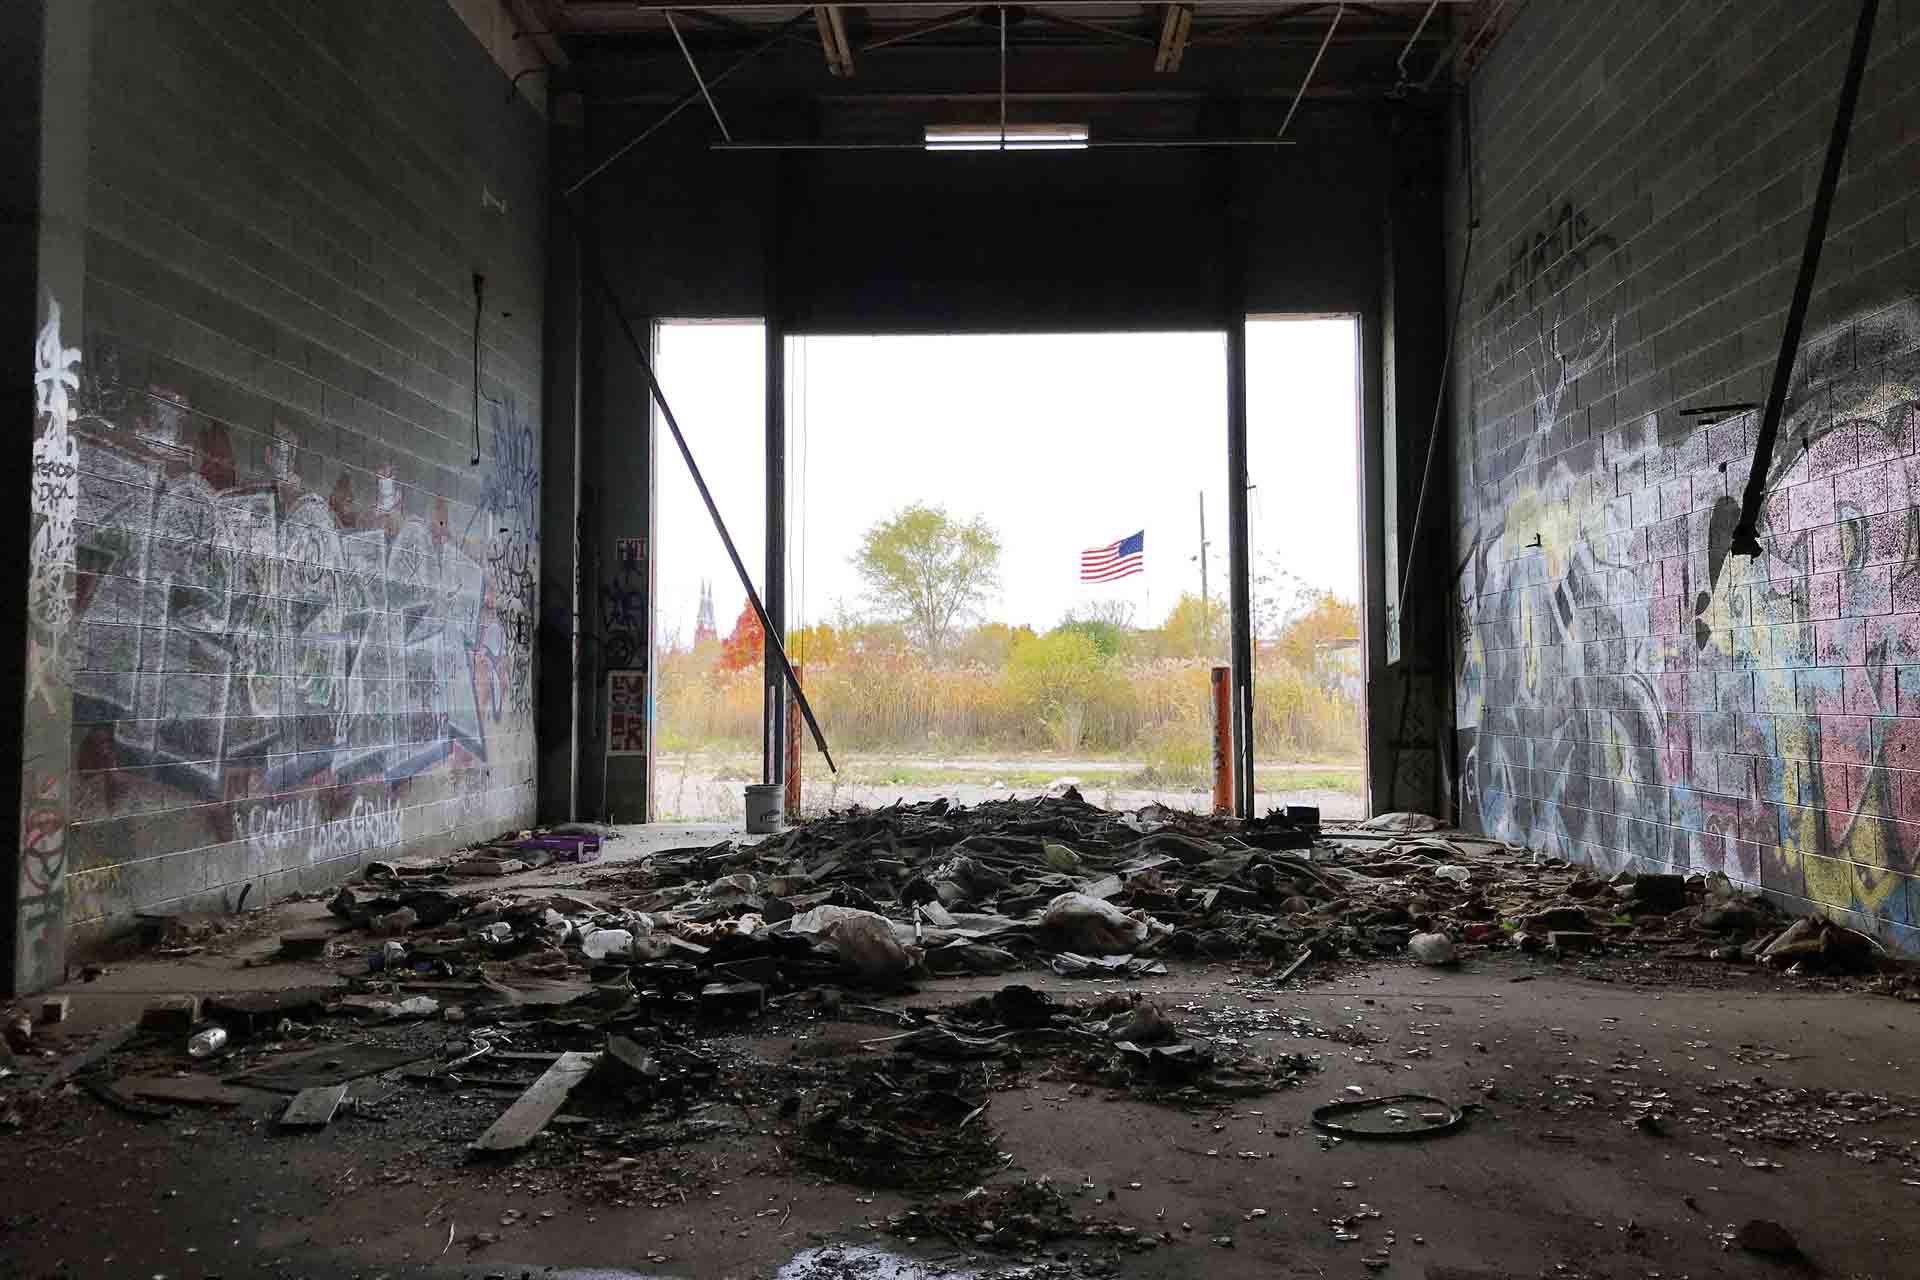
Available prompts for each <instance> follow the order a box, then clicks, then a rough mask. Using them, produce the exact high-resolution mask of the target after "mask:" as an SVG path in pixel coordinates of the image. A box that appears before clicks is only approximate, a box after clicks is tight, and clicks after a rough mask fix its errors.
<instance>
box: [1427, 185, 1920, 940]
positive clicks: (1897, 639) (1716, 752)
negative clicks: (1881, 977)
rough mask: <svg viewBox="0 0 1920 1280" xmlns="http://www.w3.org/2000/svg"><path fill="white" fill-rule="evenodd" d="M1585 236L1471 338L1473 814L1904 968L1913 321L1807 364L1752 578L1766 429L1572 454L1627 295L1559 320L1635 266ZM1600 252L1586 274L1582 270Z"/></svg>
mask: <svg viewBox="0 0 1920 1280" xmlns="http://www.w3.org/2000/svg"><path fill="white" fill-rule="evenodd" d="M1568 221H1569V220H1567V219H1562V224H1563V225H1566V224H1567V223H1568ZM1579 225H1580V224H1579V221H1578V219H1577V217H1575V218H1573V219H1571V226H1572V227H1573V228H1574V230H1573V231H1572V232H1570V233H1569V235H1568V236H1566V237H1565V238H1563V240H1562V241H1561V242H1560V243H1561V246H1562V249H1563V256H1562V258H1561V259H1558V260H1552V261H1548V262H1546V263H1545V264H1544V266H1543V268H1542V270H1541V271H1540V272H1539V273H1537V274H1538V276H1539V278H1542V279H1545V280H1547V281H1548V282H1549V284H1548V287H1547V288H1545V289H1543V290H1542V291H1540V292H1539V293H1538V294H1536V295H1531V296H1524V297H1523V309H1520V310H1516V309H1515V307H1514V306H1513V298H1514V297H1515V288H1514V286H1513V285H1512V283H1511V279H1510V277H1503V278H1502V281H1501V282H1500V283H1499V284H1498V285H1496V287H1495V289H1494V290H1493V291H1492V294H1491V297H1490V301H1489V305H1488V306H1487V308H1486V311H1485V314H1484V316H1483V328H1482V331H1481V332H1480V333H1479V334H1477V335H1476V344H1477V349H1476V351H1475V355H1474V360H1473V364H1472V365H1471V366H1470V368H1471V370H1472V375H1473V384H1474V392H1473V396H1474V405H1473V413H1474V415H1475V419H1476V420H1473V421H1469V422H1468V423H1467V424H1466V425H1467V432H1466V439H1467V440H1468V441H1469V442H1470V444H1471V446H1472V448H1473V452H1472V455H1471V456H1470V457H1469V458H1466V459H1463V460H1462V461H1463V475H1462V482H1463V504H1462V505H1463V517H1464V519H1463V522H1462V525H1461V526H1460V528H1459V530H1458V537H1459V544H1458V550H1459V565H1460V575H1459V579H1458V585H1457V590H1456V595H1455V608H1456V623H1457V628H1458V647H1457V652H1458V654H1459V667H1458V670H1457V672H1456V699H1457V701H1456V723H1457V725H1458V727H1459V730H1460V743H1459V748H1460V757H1461V765H1462V776H1461V786H1462V792H1463V795H1462V800H1463V813H1464V814H1465V815H1466V817H1467V819H1468V820H1473V821H1477V822H1478V823H1479V824H1481V825H1482V826H1483V827H1484V828H1485V829H1486V830H1488V831H1490V832H1493V833H1496V834H1499V835H1502V836H1505V837H1506V838H1509V839H1513V840H1516V841H1526V842H1529V843H1532V844H1535V845H1536V846H1539V847H1543V848H1546V849H1549V850H1552V851H1554V852H1557V853H1563V854H1566V855H1568V856H1573V857H1578V858H1583V859H1586V860H1589V861H1593V862H1598V863H1600V864H1602V865H1605V866H1617V865H1628V864H1634V863H1647V864H1658V865H1661V866H1666V867H1678V868H1680V869H1682V870H1690V871H1703V872H1704V871H1721V872H1724V873H1726V874H1727V875H1728V876H1730V877H1732V878H1733V879H1735V880H1737V881H1741V882H1744V883H1746V884H1748V885H1753V886H1758V887H1761V888H1763V889H1764V890H1766V891H1769V892H1771V893H1775V894H1778V895H1780V896H1782V897H1783V898H1788V899H1793V900H1794V901H1795V905H1806V904H1809V903H1811V904H1813V905H1815V906H1818V907H1821V908H1824V909H1827V910H1829V911H1832V912H1841V913H1857V917H1858V918H1857V920H1856V922H1858V923H1865V924H1870V925H1872V926H1874V927H1878V928H1879V929H1880V930H1881V932H1882V933H1883V934H1885V935H1886V936H1888V937H1889V938H1891V939H1893V940H1894V941H1896V942H1898V943H1900V944H1901V945H1904V946H1908V947H1914V946H1915V945H1916V943H1915V938H1916V937H1920V934H1916V933H1914V932H1910V931H1909V927H1910V926H1913V925H1914V924H1915V923H1916V919H1917V918H1920V911H1917V910H1916V902H1915V892H1916V886H1915V881H1914V875H1915V872H1916V871H1917V870H1920V665H1914V664H1920V509H1917V508H1916V507H1915V505H1914V504H1915V503H1916V501H1920V458H1916V457H1915V447H1916V442H1915V431H1914V423H1915V418H1916V410H1920V301H1917V300H1914V299H1910V298H1909V299H1903V300H1901V301H1899V302H1897V303H1896V304H1894V305H1891V306H1888V307H1886V308H1883V309H1878V310H1875V311H1873V312H1871V313H1870V314H1865V315H1861V316H1858V317H1856V318H1854V319H1851V320H1849V321H1847V322H1844V323H1841V324H1837V325H1833V326H1830V327H1828V328H1827V329H1826V330H1825V331H1823V332H1822V333H1820V334H1819V335H1817V336H1816V337H1814V338H1813V339H1812V340H1810V341H1809V342H1807V343H1806V344H1805V346H1804V348H1803V351H1802V354H1801V357H1800V359H1799V361H1798V364H1797V367H1796V370H1795V373H1794V378H1793V384H1792V391H1791V393H1790V395H1789V399H1788V405H1787V412H1786V417H1785V421H1784V423H1783V427H1782V431H1781V443H1780V446H1779V448H1778V449H1777V451H1776V456H1775V458H1774V459H1773V461H1772V465H1771V469H1770V472H1769V477H1768V480H1769V490H1768V492H1769V495H1770V496H1769V498H1768V501H1767V505H1766V508H1765V515H1764V517H1763V520H1762V524H1761V533H1762V537H1761V541H1762V543H1763V545H1764V546H1765V547H1766V548H1767V552H1766V554H1765V555H1764V556H1763V557H1761V558H1758V559H1752V560H1749V559H1745V558H1741V557H1734V556H1730V555H1729V554H1728V545H1729V539H1730V536H1731V533H1732V528H1733V524H1734V521H1735V519H1736V517H1737V514H1738V493H1739V486H1740V485H1741V484H1742V483H1743V482H1744V479H1745V475H1746V470H1747V465H1748V461H1749V459H1750V458H1751V455H1752V450H1753V446H1754V437H1755V435H1756V425H1757V424H1756V418H1757V414H1754V413H1745V414H1741V415H1738V416H1734V417H1730V418H1727V419H1724V420H1721V421H1717V422H1709V423H1705V424H1704V425H1695V424H1693V423H1692V422H1691V421H1690V420H1675V419H1676V415H1674V414H1673V413H1671V412H1669V413H1668V414H1666V415H1649V416H1648V417H1646V418H1644V419H1643V420H1641V421H1639V422H1636V423H1634V424H1632V425H1631V426H1628V427H1625V428H1622V429H1617V430H1614V431H1612V432H1609V433H1606V434H1605V435H1604V436H1602V437H1601V438H1598V439H1576V440H1575V441H1574V442H1573V443H1572V444H1570V445H1568V446H1567V447H1564V448H1559V449H1558V451H1557V452H1555V451H1554V446H1555V445H1556V443H1559V442H1563V441H1564V440H1565V439H1566V437H1565V436H1564V435H1563V434H1562V433H1561V432H1559V431H1557V430H1556V429H1555V428H1556V427H1558V426H1560V425H1561V424H1562V423H1563V422H1564V420H1565V415H1566V414H1567V412H1568V408H1567V405H1566V402H1565V399H1564V396H1563V392H1564V389H1565V388H1566V387H1567V386H1568V385H1569V381H1570V379H1573V378H1582V377H1589V376H1592V377H1594V378H1597V379H1600V380H1601V381H1600V382H1599V383H1598V385H1596V386H1594V387H1592V388H1591V390H1592V391H1593V393H1594V396H1598V395H1604V394H1606V393H1607V392H1608V391H1610V390H1613V389H1615V388H1614V386H1613V385H1612V384H1610V383H1608V382H1607V381H1605V380H1606V379H1609V378H1615V377H1617V375H1616V374H1615V372H1614V362H1613V360H1612V359H1611V358H1610V357H1608V356H1606V355H1605V354H1604V353H1605V351H1606V350H1607V349H1608V348H1611V347H1612V346H1613V344H1614V342H1615V332H1616V322H1615V320H1614V318H1613V316H1612V314H1611V311H1612V309H1614V308H1621V309H1624V308H1625V307H1626V306H1627V302H1628V300H1627V299H1626V297H1625V296H1624V292H1623V290H1622V288H1621V287H1620V286H1619V284H1618V283H1615V284H1611V285H1609V286H1607V287H1605V288H1591V289H1589V288H1586V287H1585V286H1584V285H1583V284H1582V285H1581V287H1579V288H1576V289H1574V291H1573V294H1569V292H1568V291H1569V288H1570V287H1572V286H1575V285H1576V284H1580V282H1586V283H1591V281H1590V280H1589V277H1590V276H1591V272H1592V267H1593V265H1594V261H1595V252H1594V251H1595V250H1599V251H1600V256H1601V257H1602V258H1603V259H1610V258H1614V257H1618V256H1620V251H1619V250H1618V249H1617V248H1616V247H1613V246H1610V245H1607V244H1605V242H1604V241H1603V239H1602V238H1601V237H1598V236H1596V235H1593V234H1588V235H1586V236H1585V237H1584V239H1583V238H1582V237H1581V236H1580V235H1579V234H1578V230H1577V229H1578V227H1579ZM1583 243H1584V244H1586V245H1588V246H1590V248H1589V250H1588V252H1587V254H1586V257H1585V259H1584V260H1583V261H1579V262H1576V261H1575V260H1574V259H1573V258H1572V257H1571V256H1570V255H1571V254H1572V253H1573V250H1572V249H1570V248H1566V246H1578V245H1580V244H1583ZM1527 262H1528V263H1529V264H1531V263H1532V262H1533V259H1532V258H1531V257H1529V258H1528V259H1527ZM1576 268H1580V269H1576ZM1531 269H1532V268H1531V265H1530V266H1529V270H1531ZM1609 269H1611V268H1609ZM1620 275H1621V278H1622V279H1624V278H1625V277H1624V271H1622V272H1621V273H1620ZM1556 283H1557V284H1558V286H1559V291H1558V292H1555V290H1554V287H1553V286H1554V285H1555V284H1556ZM1575 295H1577V296H1575ZM1543 317H1544V318H1543ZM1556 327H1559V328H1562V329H1564V330H1565V332H1566V333H1567V335H1569V336H1568V338H1567V339H1566V340H1556V339H1554V338H1553V337H1552V334H1553V333H1554V332H1555V329H1556ZM1514 330H1519V331H1522V332H1524V333H1526V335H1527V336H1526V337H1525V339H1524V340H1522V341H1517V342H1511V341H1508V340H1507V339H1506V338H1504V337H1503V336H1502V335H1503V333H1506V332H1511V331H1514ZM1575 334H1577V335H1581V336H1578V337H1572V336H1571V335H1575ZM1569 353H1571V355H1570V354H1569ZM1517 377H1524V378H1527V379H1529V380H1530V385H1531V387H1532V389H1533V392H1534V399H1533V404H1532V415H1533V419H1534V421H1533V424H1532V425H1533V428H1534V429H1533V430H1532V431H1531V432H1524V433H1522V434H1520V435H1519V437H1518V441H1517V445H1518V447H1496V445H1495V438H1496V437H1497V436H1498V434H1499V433H1498V432H1497V431H1488V430H1486V429H1485V424H1483V423H1481V422H1479V421H1478V420H1477V418H1478V415H1479V414H1480V413H1481V412H1482V411H1483V410H1484V409H1485V408H1486V406H1488V405H1490V404H1491V403H1493V401H1494V398H1495V397H1496V396H1497V395H1498V391H1497V390H1494V388H1498V387H1500V386H1502V385H1506V386H1511V385H1513V383H1514V382H1515V381H1516V380H1517ZM1594 396H1588V397H1584V398H1585V399H1586V401H1587V402H1591V400H1592V399H1593V398H1594Z"/></svg>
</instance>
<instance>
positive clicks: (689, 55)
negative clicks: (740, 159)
mask: <svg viewBox="0 0 1920 1280" xmlns="http://www.w3.org/2000/svg"><path fill="white" fill-rule="evenodd" d="M667 29H668V30H670V31H672V32H673V41H674V43H675V44H677V45H679V46H680V52H681V53H683V54H685V55H686V59H687V70H689V71H691V72H693V82H694V83H695V84H697V85H699V86H700V96H701V97H703V98H705V99H706V100H707V110H709V111H711V112H713V122H714V123H715V124H717V125H719V126H720V136H721V137H723V138H725V139H726V140H727V141H728V142H732V141H733V134H731V133H729V132H728V131H727V122H726V121H725V120H722V119H721V118H720V108H719V107H717V106H715V105H714V102H713V91H712V90H710V89H708V88H707V81H706V78H705V77H704V76H702V75H701V74H700V64H699V63H697V62H695V61H694V60H693V50H691V49H689V48H687V41H686V37H684V36H682V35H681V34H680V24H679V23H677V22H675V21H674V20H673V10H671V9H669V10H667Z"/></svg>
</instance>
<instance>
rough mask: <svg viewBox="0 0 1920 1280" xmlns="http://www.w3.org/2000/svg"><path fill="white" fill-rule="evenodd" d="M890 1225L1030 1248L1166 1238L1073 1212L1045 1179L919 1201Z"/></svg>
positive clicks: (911, 1232) (913, 1232)
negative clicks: (942, 1200) (947, 1198)
mask: <svg viewBox="0 0 1920 1280" xmlns="http://www.w3.org/2000/svg"><path fill="white" fill-rule="evenodd" d="M887 1229H888V1230H889V1231H891V1232H892V1233H893V1234H894V1235H898V1236H908V1237H911V1238H913V1239H915V1240H918V1239H920V1238H921V1237H926V1236H931V1237H934V1238H937V1239H942V1240H950V1241H952V1242H953V1243H954V1244H957V1245H961V1246H964V1247H979V1248H986V1249H999V1250H1004V1251H1007V1252H1016V1251H1017V1252H1031V1251H1033V1250H1035V1249H1037V1248H1039V1247H1040V1246H1042V1245H1045V1244H1050V1243H1052V1242H1053V1241H1056V1240H1067V1239H1092V1238H1105V1239H1112V1240H1117V1241H1120V1242H1123V1243H1128V1244H1132V1245H1134V1246H1136V1247H1138V1248H1142V1249H1152V1248H1154V1247H1155V1246H1157V1245H1158V1244H1160V1243H1161V1240H1160V1238H1158V1237H1156V1236H1155V1235H1154V1234H1153V1233H1151V1232H1145V1231H1141V1230H1140V1229H1139V1228H1137V1227H1130V1226H1126V1225H1123V1224H1121V1223H1118V1222H1115V1221H1113V1220H1111V1219H1107V1218H1101V1217H1097V1216H1095V1215H1092V1214H1084V1215H1083V1214H1076V1213H1074V1211H1073V1202H1072V1200H1071V1199H1070V1198H1069V1197H1068V1196H1067V1194H1066V1193H1065V1192H1063V1191H1061V1190H1060V1189H1059V1188H1058V1187H1056V1186H1054V1185H1053V1184H1051V1183H1048V1182H1045V1181H1039V1182H1026V1181H1022V1182H1020V1183H1017V1184H1014V1185H1011V1186H1001V1187H993V1188H991V1189H990V1188H987V1187H975V1188H974V1189H973V1190H971V1191H969V1192H968V1193H967V1194H966V1195H964V1196H962V1197H960V1198H959V1199H957V1200H952V1201H947V1202H945V1203H940V1204H926V1203H921V1204H915V1205H912V1206H911V1207H909V1208H907V1209H905V1210H903V1211H902V1212H900V1213H896V1214H894V1215H892V1216H891V1217H890V1218H888V1219H887ZM1162 1235H1165V1233H1162ZM1166 1239H1168V1240H1171V1239H1172V1237H1171V1236H1166Z"/></svg>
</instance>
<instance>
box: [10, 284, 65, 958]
mask: <svg viewBox="0 0 1920 1280" xmlns="http://www.w3.org/2000/svg"><path fill="white" fill-rule="evenodd" d="M80 362H81V361H80V351H79V350H78V349H77V348H74V347H69V346H68V345H67V344H66V339H65V337H64V335H63V334H62V332H61V328H60V303H59V301H58V300H56V299H53V298H49V299H48V300H47V318H46V321H45V323H44V324H43V325H42V326H41V328H40V331H39V333H38V335H37V336H36V338H35V341H34V344H33V409H34V423H33V433H34V434H33V450H32V468H33V471H32V475H31V477H30V481H29V483H30V485H31V495H30V498H29V502H28V507H29V512H30V518H31V521H32V525H31V533H30V535H29V538H30V540H29V542H28V549H27V635H26V653H25V659H26V691H25V697H26V704H27V705H26V713H27V717H28V725H29V727H28V730H27V734H26V738H25V741H24V743H23V746H25V747H26V750H25V751H24V752H23V754H24V755H25V756H26V760H25V772H24V774H23V776H22V778H21V801H22V803H21V814H20V833H19V846H18V847H19V849H20V869H19V873H18V878H17V880H16V891H17V894H18V910H19V915H18V929H17V932H16V934H15V939H14V943H15V950H14V954H15V956H16V957H17V958H18V960H19V972H18V973H17V974H16V981H17V982H18V983H19V984H20V985H21V986H22V987H24V988H33V987H38V986H42V985H45V984H46V983H49V982H52V981H57V980H58V978H59V975H58V974H57V973H55V972H53V969H54V966H55V964H56V963H57V959H56V958H57V956H58V953H59V951H60V945H59V942H58V938H59V935H60V932H61V930H62V929H63V928H64V927H65V919H66V875H67V806H66V799H65V795H64V790H63V789H64V786H65V783H64V777H65V770H64V768H60V769H48V768H47V767H46V766H45V764H44V763H43V761H44V759H45V757H46V755H47V754H48V753H47V752H45V751H42V750H40V749H39V748H40V746H41V745H43V744H41V743H38V742H36V738H39V737H42V736H44V735H45V734H47V733H48V732H49V731H51V732H52V733H55V734H64V732H65V725H66V720H65V716H64V714H63V712H64V709H65V707H66V690H67V679H68V671H69V668H70V666H71V659H72V649H71V644H72V632H73V628H72V596H71V586H70V577H71V574H72V570H73V551H74V534H75V516H76V510H77V506H78V501H79V489H80V470H79V466H78V463H77V460H76V456H75V447H74V439H73V430H72V428H73V420H74V404H73V397H74V394H75V393H76V392H77V391H78V390H79V388H80ZM16 767H17V766H16Z"/></svg>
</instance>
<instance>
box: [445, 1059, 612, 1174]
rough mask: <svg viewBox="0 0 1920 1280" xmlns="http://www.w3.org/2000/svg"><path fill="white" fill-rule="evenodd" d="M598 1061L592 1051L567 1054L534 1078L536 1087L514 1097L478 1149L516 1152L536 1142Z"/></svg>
mask: <svg viewBox="0 0 1920 1280" xmlns="http://www.w3.org/2000/svg"><path fill="white" fill-rule="evenodd" d="M598 1060H599V1055H598V1054H593V1053H564V1054H561V1055H560V1060H559V1061H558V1062H556V1063H554V1064H553V1065H552V1066H551V1067H548V1068H547V1070H546V1073H545V1074H544V1075H542V1076H541V1077H540V1078H539V1079H538V1080H536V1081H534V1083H533V1087H532V1088H530V1089H528V1090H527V1091H526V1092H525V1093H523V1094H521V1095H520V1097H519V1098H518V1099H517V1100H515V1102H514V1104H513V1105H512V1106H511V1107H508V1108H507V1110H506V1112H505V1113H504V1114H502V1115H501V1117H500V1118H499V1119H498V1120H495V1121H494V1122H493V1124H492V1125H490V1126H489V1127H488V1129H487V1131H486V1132H485V1133H483V1134H481V1135H480V1137H479V1138H478V1139H477V1140H475V1142H474V1144H473V1149H474V1150H475V1151H517V1150H519V1149H520V1148H521V1147H524V1146H526V1145H527V1144H528V1143H529V1142H531V1141H533V1137H534V1135H535V1134H537V1133H539V1132H540V1131H541V1130H542V1129H544V1128H546V1127H547V1121H548V1120H551V1119H552V1118H553V1115H554V1113H555V1112H556V1111H558V1110H560V1108H561V1107H562V1106H563V1105H565V1103H566V1101H567V1095H569V1094H571V1093H572V1092H573V1090H574V1088H575V1086H577V1085H578V1084H579V1083H580V1082H581V1081H582V1080H584V1079H586V1078H587V1073H588V1072H590V1071H592V1070H593V1065H594V1063H595V1062H597V1061H598Z"/></svg>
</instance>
